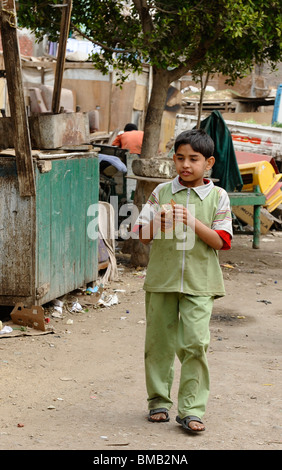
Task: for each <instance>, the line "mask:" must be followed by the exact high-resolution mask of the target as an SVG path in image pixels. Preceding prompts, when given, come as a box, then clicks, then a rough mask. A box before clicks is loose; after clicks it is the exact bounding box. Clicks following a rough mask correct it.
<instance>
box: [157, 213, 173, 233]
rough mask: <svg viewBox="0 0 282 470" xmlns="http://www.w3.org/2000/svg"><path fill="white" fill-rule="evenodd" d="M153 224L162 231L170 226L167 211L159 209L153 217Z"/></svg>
mask: <svg viewBox="0 0 282 470" xmlns="http://www.w3.org/2000/svg"><path fill="white" fill-rule="evenodd" d="M155 224H156V225H155ZM154 225H155V227H158V228H160V229H161V231H162V232H166V231H167V230H169V229H171V228H172V226H173V221H172V219H171V218H169V217H168V216H167V212H166V211H165V210H161V211H160V212H158V213H157V214H156V216H155V218H154Z"/></svg>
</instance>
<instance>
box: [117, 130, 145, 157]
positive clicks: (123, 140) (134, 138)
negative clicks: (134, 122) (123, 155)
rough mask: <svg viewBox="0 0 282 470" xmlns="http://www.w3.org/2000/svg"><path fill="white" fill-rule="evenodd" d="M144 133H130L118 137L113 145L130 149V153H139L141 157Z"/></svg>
mask: <svg viewBox="0 0 282 470" xmlns="http://www.w3.org/2000/svg"><path fill="white" fill-rule="evenodd" d="M143 136H144V132H143V131H128V132H124V133H123V134H120V135H118V136H117V137H116V138H115V140H114V141H113V142H112V145H116V146H117V147H121V148H122V149H128V150H129V153H137V154H139V155H140V153H141V147H142V142H143Z"/></svg>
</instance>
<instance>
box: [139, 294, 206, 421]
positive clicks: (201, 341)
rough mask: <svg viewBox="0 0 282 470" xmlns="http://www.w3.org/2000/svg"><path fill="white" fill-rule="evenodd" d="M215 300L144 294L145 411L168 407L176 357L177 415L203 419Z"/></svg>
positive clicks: (170, 402)
mask: <svg viewBox="0 0 282 470" xmlns="http://www.w3.org/2000/svg"><path fill="white" fill-rule="evenodd" d="M213 301H214V298H213V297H197V296H191V295H187V294H180V293H175V292H168V293H162V292H146V323H147V326H146V338H145V373H146V386H147V393H148V407H149V410H153V409H156V408H166V409H168V410H169V409H170V408H171V406H172V400H171V396H170V392H171V386H172V382H173V376H174V360H175V354H177V356H178V358H179V360H180V363H181V374H180V383H179V390H178V415H179V416H180V418H181V419H182V418H185V416H189V415H193V416H198V417H199V418H202V416H203V415H204V413H205V409H206V404H207V400H208V395H209V370H208V364H207V358H206V351H207V348H208V345H209V340H210V332H209V322H210V316H211V312H212V308H213Z"/></svg>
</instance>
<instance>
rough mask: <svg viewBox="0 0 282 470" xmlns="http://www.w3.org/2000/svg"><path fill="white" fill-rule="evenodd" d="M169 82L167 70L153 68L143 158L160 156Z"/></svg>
mask: <svg viewBox="0 0 282 470" xmlns="http://www.w3.org/2000/svg"><path fill="white" fill-rule="evenodd" d="M169 84H170V81H169V74H168V72H167V70H156V69H154V68H153V84H152V92H151V97H150V101H149V104H148V109H147V113H146V118H145V126H144V141H143V144H142V151H141V158H155V157H157V156H158V151H159V139H160V132H161V122H162V116H163V111H164V107H165V102H166V97H167V91H168V88H169Z"/></svg>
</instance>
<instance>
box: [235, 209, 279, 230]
mask: <svg viewBox="0 0 282 470" xmlns="http://www.w3.org/2000/svg"><path fill="white" fill-rule="evenodd" d="M253 211H254V207H253V206H234V207H232V212H233V214H235V215H236V217H238V219H240V220H242V221H243V222H245V223H247V224H248V225H250V226H251V227H253ZM274 220H275V219H274V217H273V216H272V215H271V214H270V213H269V212H268V210H267V209H264V208H263V207H261V209H260V231H261V233H262V234H265V233H267V232H268V231H269V229H270V228H271V226H272V225H273V222H274Z"/></svg>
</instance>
